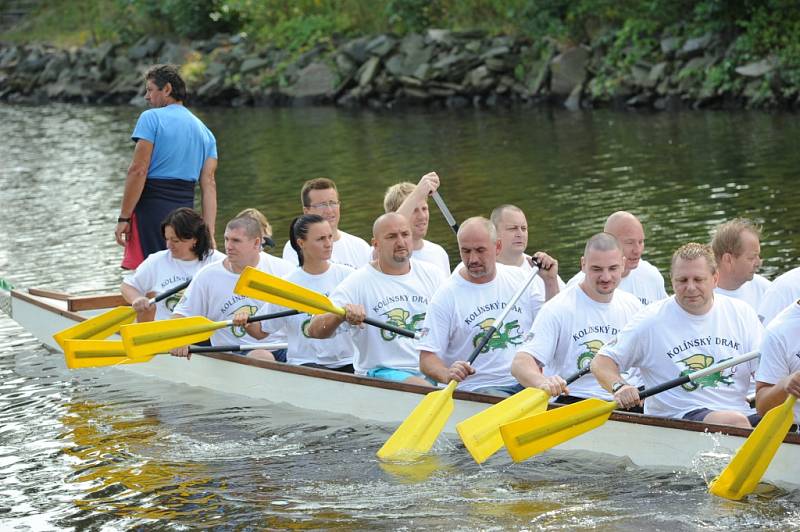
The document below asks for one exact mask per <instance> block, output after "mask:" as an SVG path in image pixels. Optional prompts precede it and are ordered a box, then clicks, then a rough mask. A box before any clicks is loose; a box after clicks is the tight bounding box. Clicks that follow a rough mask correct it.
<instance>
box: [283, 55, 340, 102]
mask: <svg viewBox="0 0 800 532" xmlns="http://www.w3.org/2000/svg"><path fill="white" fill-rule="evenodd" d="M335 88H336V74H335V73H334V72H333V70H331V68H330V67H329V66H328V65H326V64H325V63H311V64H309V65H308V66H306V67H305V68H303V69H302V70H301V71H300V72H298V74H297V82H296V83H295V84H294V85H292V86H291V87H289V88H288V89H287V91H286V93H287V94H288V95H289V96H291V97H293V98H295V99H296V100H299V101H300V103H315V102H317V101H319V100H322V99H324V98H327V97H328V96H330V94H331V93H333V91H334V89H335Z"/></svg>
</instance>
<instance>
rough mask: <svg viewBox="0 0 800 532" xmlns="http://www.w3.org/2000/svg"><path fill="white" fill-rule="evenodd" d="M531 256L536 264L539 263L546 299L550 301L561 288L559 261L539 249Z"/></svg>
mask: <svg viewBox="0 0 800 532" xmlns="http://www.w3.org/2000/svg"><path fill="white" fill-rule="evenodd" d="M531 258H532V259H534V261H535V262H534V265H536V264H538V265H539V277H541V278H542V281H544V300H545V301H550V299H552V298H553V297H555V296H556V294H558V292H559V291H560V290H561V287H559V286H558V261H557V260H556V259H554V258H553V257H551V256H550V255H548V254H547V253H545V252H544V251H537V252H536V253H534V254H533V255H532V256H531Z"/></svg>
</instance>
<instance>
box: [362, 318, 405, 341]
mask: <svg viewBox="0 0 800 532" xmlns="http://www.w3.org/2000/svg"><path fill="white" fill-rule="evenodd" d="M364 323H366V324H367V325H372V326H373V327H378V328H379V329H383V330H385V331H389V332H393V333H395V334H399V335H400V336H405V337H406V338H416V337H417V333H415V332H414V331H409V330H408V329H403V328H402V327H395V326H394V325H391V324H389V323H384V322H382V321H378V320H376V319H373V318H364Z"/></svg>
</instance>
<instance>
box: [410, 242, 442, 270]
mask: <svg viewBox="0 0 800 532" xmlns="http://www.w3.org/2000/svg"><path fill="white" fill-rule="evenodd" d="M412 256H413V257H414V259H415V260H424V261H425V262H430V263H431V264H434V265H436V266H438V267H440V268H441V269H442V273H444V274H445V275H450V257H448V256H447V252H446V251H445V250H444V248H443V247H442V246H440V245H439V244H434V243H433V242H430V241H428V240H423V241H422V247H421V248H420V249H415V250H414V251H413V252H412Z"/></svg>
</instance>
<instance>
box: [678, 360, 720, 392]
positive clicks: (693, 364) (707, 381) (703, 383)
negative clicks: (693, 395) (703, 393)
mask: <svg viewBox="0 0 800 532" xmlns="http://www.w3.org/2000/svg"><path fill="white" fill-rule="evenodd" d="M731 358H733V357H728V358H724V359H722V360H720V361H719V362H720V363H721V362H725V361H726V360H730V359H731ZM678 362H680V363H682V364H683V365H684V366H686V369H685V370H683V371H681V376H684V375H689V374H690V373H693V372H695V371H700V370H701V369H706V368H708V367H711V366H713V365H714V357H712V356H710V355H700V354H698V355H691V356H688V357H686V358H684V359H683V360H679V361H678ZM722 384H724V385H725V386H731V385H732V384H733V378H731V377H730V376H727V377H725V376H723V375H722V372H721V371H718V372H716V373H712V374H711V375H706V376H705V377H700V378H699V379H695V380H693V381H689V382H687V383H686V384H684V385H683V386H681V388H683V389H684V390H686V391H688V392H693V391H695V390H697V389H699V388H717V387H718V386H719V385H722Z"/></svg>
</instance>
